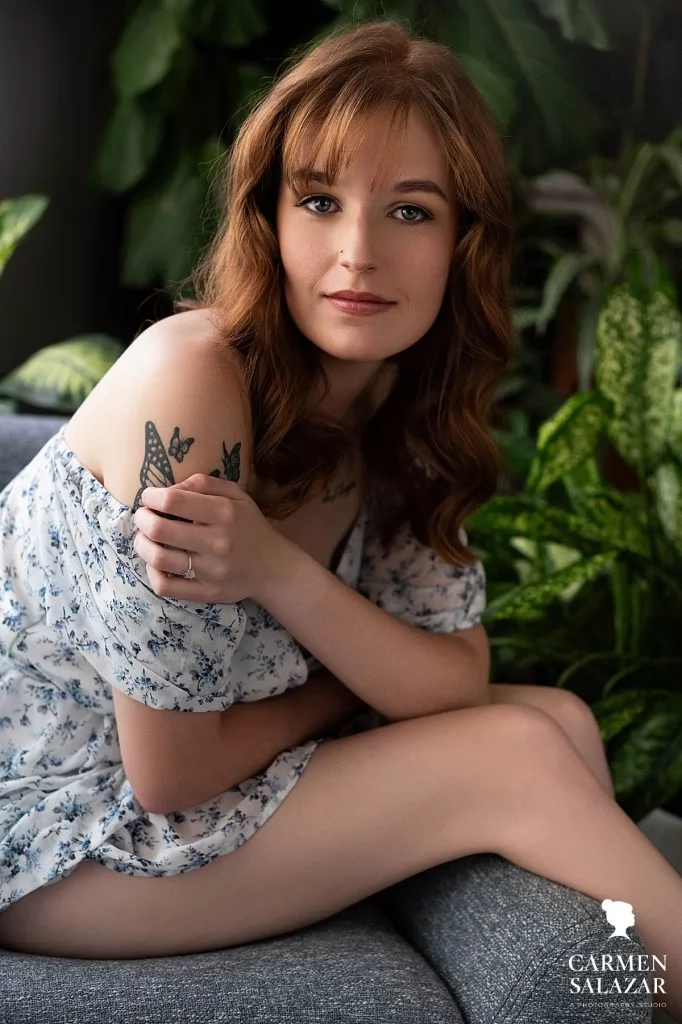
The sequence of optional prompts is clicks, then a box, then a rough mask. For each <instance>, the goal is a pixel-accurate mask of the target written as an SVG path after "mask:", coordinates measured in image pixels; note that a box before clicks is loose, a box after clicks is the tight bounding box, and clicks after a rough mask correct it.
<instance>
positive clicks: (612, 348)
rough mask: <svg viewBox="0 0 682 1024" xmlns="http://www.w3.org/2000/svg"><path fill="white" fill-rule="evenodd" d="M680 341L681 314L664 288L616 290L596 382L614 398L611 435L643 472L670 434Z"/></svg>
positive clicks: (605, 318)
mask: <svg viewBox="0 0 682 1024" xmlns="http://www.w3.org/2000/svg"><path fill="white" fill-rule="evenodd" d="M681 342H682V317H680V314H679V312H678V310H677V309H676V308H675V305H674V304H673V302H672V301H671V300H670V298H669V297H668V296H667V295H666V294H665V292H663V291H660V290H659V291H655V292H653V293H644V292H642V293H641V294H635V291H634V290H633V289H632V288H630V287H629V286H628V285H619V286H617V287H616V288H614V289H613V290H612V292H611V293H610V295H609V296H608V298H607V301H606V303H605V305H604V307H603V309H602V311H601V314H600V317H599V324H598V328H597V352H596V360H595V375H596V379H597V387H598V390H599V392H600V393H601V394H602V395H604V396H606V397H607V398H608V399H610V400H611V402H613V408H614V412H613V415H612V416H610V417H609V418H608V421H607V431H608V434H609V437H610V438H611V440H612V442H613V444H614V445H615V447H616V448H617V450H618V451H619V452H620V454H621V455H622V456H623V458H624V459H625V460H626V461H627V462H629V463H630V465H632V466H634V467H635V468H637V469H639V471H640V472H641V473H642V474H644V475H646V474H648V473H650V472H652V471H653V470H654V469H655V467H656V465H657V464H658V462H659V461H660V459H661V456H662V454H663V450H664V447H665V444H666V442H667V439H668V436H669V431H670V422H671V417H672V404H673V403H672V399H673V392H674V389H675V378H676V374H677V366H678V362H679V352H680V344H681Z"/></svg>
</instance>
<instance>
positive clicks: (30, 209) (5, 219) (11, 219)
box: [0, 196, 49, 274]
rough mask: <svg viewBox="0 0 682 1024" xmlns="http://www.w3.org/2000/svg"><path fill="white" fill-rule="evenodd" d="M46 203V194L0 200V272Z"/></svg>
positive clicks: (41, 212) (43, 210)
mask: <svg viewBox="0 0 682 1024" xmlns="http://www.w3.org/2000/svg"><path fill="white" fill-rule="evenodd" d="M48 203H49V199H48V198H47V196H21V197H20V198H18V199H3V200H2V202H0V274H1V273H2V272H3V270H4V269H5V266H6V264H7V262H8V260H9V258H10V256H11V255H12V253H13V252H14V250H15V249H16V247H17V246H18V244H19V242H20V241H21V240H22V238H23V237H24V235H26V234H28V232H29V231H30V230H31V228H32V227H33V225H34V224H35V223H36V222H37V221H39V220H40V218H41V217H42V215H43V213H44V212H45V209H46V207H47V205H48Z"/></svg>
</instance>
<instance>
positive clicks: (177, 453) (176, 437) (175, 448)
mask: <svg viewBox="0 0 682 1024" xmlns="http://www.w3.org/2000/svg"><path fill="white" fill-rule="evenodd" d="M193 444H194V438H193V437H186V438H185V440H184V441H181V440H180V427H176V428H175V430H174V431H173V436H172V437H171V440H170V445H169V446H168V454H169V455H172V456H173V458H174V459H177V461H178V462H182V460H183V459H184V457H185V455H186V454H187V452H188V451H189V449H190V445H193Z"/></svg>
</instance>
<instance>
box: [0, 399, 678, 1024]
mask: <svg viewBox="0 0 682 1024" xmlns="http://www.w3.org/2000/svg"><path fill="white" fill-rule="evenodd" d="M62 422H64V420H63V419H60V418H54V417H50V418H47V417H30V416H21V417H19V416H0V489H2V488H3V487H4V486H5V484H6V483H7V482H8V480H10V479H11V478H12V477H13V476H14V475H15V474H16V473H17V472H18V471H19V470H20V468H21V467H22V466H23V465H24V464H25V463H26V462H27V461H28V460H29V459H30V458H32V457H33V455H34V454H35V453H36V452H37V451H38V449H39V448H40V447H41V446H42V444H43V443H44V442H45V441H46V440H47V439H48V438H49V437H50V436H51V434H52V433H53V432H54V431H56V430H57V429H58V427H59V426H60V425H61V423H62ZM611 931H612V929H611V928H610V927H609V925H608V924H607V922H606V919H605V915H604V913H603V911H602V910H601V907H600V904H599V902H598V901H597V900H594V899H591V898H590V897H588V896H585V895H583V894H582V893H579V892H576V891H574V890H572V889H568V888H566V887H565V886H562V885H559V884H557V883H555V882H552V881H549V880H548V879H545V878H542V877H540V876H538V875H535V874H533V873H531V872H528V871H525V870H523V869H522V868H519V867H518V866H516V865H515V864H512V863H510V862H509V861H507V860H505V859H504V858H502V857H498V856H496V855H492V854H480V855H476V856H471V857H464V858H462V859H460V860H456V861H452V862H450V863H447V864H443V865H440V866H438V867H436V868H433V869H431V870H429V871H425V872H423V873H422V874H420V875H416V876H414V877H413V878H409V879H407V880H405V881H403V882H401V883H400V884H398V885H396V886H393V887H392V888H390V889H386V890H384V891H383V892H381V893H378V894H376V895H375V896H373V897H370V898H368V899H365V900H363V901H361V902H359V903H356V904H354V905H353V906H351V907H349V908H348V909H346V910H344V911H343V912H341V913H338V914H335V915H334V916H333V917H330V918H328V919H326V920H324V921H321V922H319V923H318V924H316V925H313V926H310V927H306V928H303V929H301V930H299V931H296V932H292V933H290V934H288V935H285V936H280V937H275V938H271V939H268V940H265V941H259V942H254V943H251V944H248V945H245V946H239V947H234V948H230V949H225V950H217V951H215V952H210V953H203V954H200V955H196V954H193V955H187V956H176V957H159V958H153V959H146V960H75V959H62V958H52V957H41V956H26V955H23V954H18V953H13V952H9V951H6V950H0V1024H29V1022H30V1024H195V1022H196V1024H218V1022H228V1021H229V1022H231V1024H326V1022H330V1024H331V1022H335V1024H341V1022H348V1024H350V1022H357V1024H389V1022H396V1024H397V1022H401V1024H462V1022H466V1024H550V1022H551V1024H590V1022H594V1024H597V1022H599V1024H607V1022H613V1024H616V1022H617V1024H630V1022H632V1024H635V1022H637V1024H644V1022H645V1021H651V1020H652V1011H651V1009H650V1008H649V1007H648V1006H647V1003H648V1002H649V997H648V996H646V995H645V996H639V997H636V996H623V995H621V996H612V997H611V1003H610V1005H605V1000H604V997H603V996H602V997H599V996H597V995H576V994H572V991H571V985H570V979H571V977H574V976H576V972H575V971H573V972H571V970H570V969H569V963H568V961H569V957H570V956H571V954H582V955H583V956H584V957H585V958H587V957H589V956H590V955H595V956H599V955H600V954H601V953H606V952H609V953H613V954H618V953H623V954H634V955H637V954H638V953H642V952H645V951H646V950H645V947H644V945H643V943H642V941H641V939H640V937H639V935H638V934H637V932H636V931H635V930H634V929H633V930H631V931H630V939H625V938H616V939H610V938H609V936H610V934H611ZM590 977H591V979H592V981H593V982H594V979H595V975H590ZM619 977H621V979H622V976H619ZM609 980H610V982H612V981H613V975H610V976H609ZM649 980H650V979H649ZM595 987H596V985H595ZM654 1019H658V1018H654Z"/></svg>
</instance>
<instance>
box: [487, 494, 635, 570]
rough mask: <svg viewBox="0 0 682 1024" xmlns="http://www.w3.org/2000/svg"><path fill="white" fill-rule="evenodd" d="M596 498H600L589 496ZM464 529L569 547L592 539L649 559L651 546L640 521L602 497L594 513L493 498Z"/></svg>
mask: <svg viewBox="0 0 682 1024" xmlns="http://www.w3.org/2000/svg"><path fill="white" fill-rule="evenodd" d="M592 500H593V502H594V501H598V500H599V499H592ZM467 528H472V529H476V530H480V531H481V533H483V534H488V535H490V536H491V537H498V536H501V535H504V536H508V537H524V538H529V539H532V540H534V541H553V542H555V543H558V544H564V545H568V546H571V547H580V546H581V542H585V541H588V542H591V543H593V544H599V545H600V546H602V547H608V548H616V549H620V550H625V551H631V552H633V553H634V554H637V555H642V556H643V557H644V558H648V557H650V555H651V547H650V544H649V538H648V535H647V532H646V529H645V527H644V525H643V524H640V523H638V522H637V520H636V519H633V517H632V516H631V514H630V513H629V512H628V511H627V510H619V509H616V508H614V507H613V506H612V505H609V503H608V501H606V500H605V499H601V505H600V507H599V508H598V509H595V515H594V516H593V517H588V516H586V515H576V514H574V513H572V512H567V511H566V510H565V509H561V508H554V507H552V506H551V505H548V504H547V503H545V502H543V501H538V500H537V499H527V498H523V497H515V498H508V497H504V496H499V497H496V498H492V499H491V500H490V501H489V502H487V503H486V504H485V505H484V506H483V507H482V508H480V509H477V510H476V512H474V513H473V514H472V515H471V516H469V517H468V518H467Z"/></svg>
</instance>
